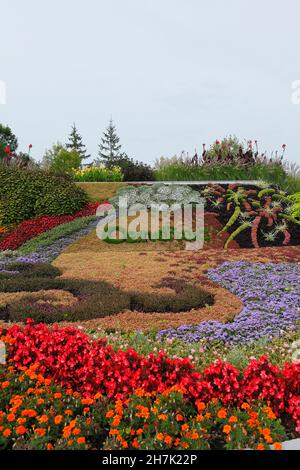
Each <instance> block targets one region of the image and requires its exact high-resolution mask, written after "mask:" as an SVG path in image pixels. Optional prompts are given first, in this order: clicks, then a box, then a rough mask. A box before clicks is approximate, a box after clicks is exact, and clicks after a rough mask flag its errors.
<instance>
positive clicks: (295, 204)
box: [289, 192, 300, 219]
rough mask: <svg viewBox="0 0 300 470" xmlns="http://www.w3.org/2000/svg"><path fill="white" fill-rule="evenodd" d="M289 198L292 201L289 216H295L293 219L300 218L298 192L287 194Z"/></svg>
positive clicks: (299, 193) (299, 195) (299, 196)
mask: <svg viewBox="0 0 300 470" xmlns="http://www.w3.org/2000/svg"><path fill="white" fill-rule="evenodd" d="M289 199H290V200H291V201H292V207H291V209H290V214H291V216H292V217H295V219H300V192H298V193H295V194H292V195H291V196H289Z"/></svg>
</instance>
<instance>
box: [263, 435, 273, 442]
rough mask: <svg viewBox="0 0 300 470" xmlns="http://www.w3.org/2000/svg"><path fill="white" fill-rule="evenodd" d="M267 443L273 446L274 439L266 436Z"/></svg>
mask: <svg viewBox="0 0 300 470" xmlns="http://www.w3.org/2000/svg"><path fill="white" fill-rule="evenodd" d="M265 441H266V442H267V443H268V444H272V442H273V439H272V437H271V436H265Z"/></svg>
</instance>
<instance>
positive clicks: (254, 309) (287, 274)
mask: <svg viewBox="0 0 300 470" xmlns="http://www.w3.org/2000/svg"><path fill="white" fill-rule="evenodd" d="M299 273H300V271H299V266H298V265H297V264H296V263H294V264H292V263H250V262H246V261H237V262H225V263H223V264H221V265H220V266H218V267H217V268H215V269H210V270H209V271H208V273H207V276H208V277H209V279H211V280H212V281H214V282H217V283H219V284H220V285H221V286H223V287H225V288H226V289H228V290H230V291H231V292H233V293H235V294H236V295H238V296H239V297H240V298H241V300H242V301H243V304H244V308H243V309H242V311H241V312H240V313H239V314H238V315H237V316H236V317H235V318H234V319H233V321H232V322H229V323H221V322H217V321H212V320H210V321H204V322H202V323H199V324H198V325H190V326H189V325H184V326H182V327H179V328H176V329H174V328H169V329H166V330H161V331H160V332H159V334H158V335H159V337H164V336H166V337H168V338H177V339H181V340H183V341H187V342H191V343H194V342H198V341H199V340H201V339H203V340H205V341H206V342H208V343H212V344H213V343H214V342H225V343H226V342H228V343H231V344H241V343H247V344H249V343H251V342H252V341H254V340H257V339H259V338H262V337H274V336H278V335H281V334H283V333H284V332H285V331H288V330H293V329H298V328H299V322H300V314H299V311H300V310H299V309H300V291H299Z"/></svg>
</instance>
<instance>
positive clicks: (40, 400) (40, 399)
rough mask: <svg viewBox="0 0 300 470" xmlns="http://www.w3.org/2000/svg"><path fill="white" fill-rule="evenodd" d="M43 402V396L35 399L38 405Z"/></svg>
mask: <svg viewBox="0 0 300 470" xmlns="http://www.w3.org/2000/svg"><path fill="white" fill-rule="evenodd" d="M43 403H45V400H44V398H39V399H38V400H37V404H38V405H43Z"/></svg>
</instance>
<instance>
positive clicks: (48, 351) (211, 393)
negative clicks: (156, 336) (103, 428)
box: [0, 320, 300, 432]
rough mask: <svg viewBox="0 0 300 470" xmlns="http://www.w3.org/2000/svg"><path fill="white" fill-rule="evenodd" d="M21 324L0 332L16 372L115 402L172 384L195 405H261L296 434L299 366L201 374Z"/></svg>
mask: <svg viewBox="0 0 300 470" xmlns="http://www.w3.org/2000/svg"><path fill="white" fill-rule="evenodd" d="M27 323H28V324H27V326H26V327H25V328H21V327H19V326H18V325H13V326H12V327H9V328H7V329H2V331H0V339H1V340H2V341H4V342H5V343H6V344H7V346H8V360H9V362H10V363H11V364H12V365H14V366H15V367H17V368H21V367H23V366H30V365H31V364H34V363H39V364H40V370H41V372H42V373H43V374H44V375H45V376H46V375H48V376H49V377H51V378H53V379H54V380H55V381H56V383H58V384H61V385H63V386H65V387H67V388H72V389H73V390H76V391H78V392H80V393H82V394H83V395H85V396H87V397H88V396H92V395H93V394H95V393H98V392H100V393H101V394H103V395H105V396H107V397H109V398H111V399H117V398H124V397H127V396H129V395H130V394H131V393H132V391H133V390H136V389H139V388H141V389H143V390H145V391H149V392H152V391H157V392H159V393H161V392H163V391H165V390H166V389H167V388H169V387H172V386H174V385H178V386H180V387H184V388H185V389H186V391H187V394H188V396H189V397H190V398H191V399H193V400H195V402H196V403H197V402H198V401H206V402H207V401H209V400H211V399H213V398H216V399H218V400H219V401H220V402H221V403H223V404H224V405H239V404H241V403H242V402H243V401H245V400H246V401H248V402H251V401H254V402H258V401H264V402H265V403H267V404H269V405H270V406H271V407H272V408H273V409H274V411H275V412H276V413H277V415H278V416H280V417H284V416H287V415H289V416H290V417H291V418H292V419H293V420H294V422H295V427H296V431H297V432H300V363H286V364H285V366H284V368H283V369H279V368H278V367H276V366H275V365H273V364H271V363H270V362H269V361H268V359H267V357H266V356H263V357H261V358H260V359H259V360H256V359H253V360H252V361H251V362H250V363H249V364H248V366H247V367H246V368H245V369H244V371H243V372H240V371H239V370H238V369H237V368H235V367H234V366H233V365H231V364H229V363H226V362H221V361H216V362H215V363H213V364H211V365H210V366H209V367H207V368H206V369H205V370H204V371H203V373H202V374H201V373H200V372H198V371H197V370H196V369H195V367H194V366H193V364H192V363H191V361H190V360H189V359H188V358H180V359H171V358H169V357H167V356H166V354H165V353H164V352H162V351H160V352H159V353H158V354H157V355H155V354H149V355H148V356H143V355H140V354H138V353H137V352H136V351H134V350H133V349H131V348H129V349H127V350H126V351H123V350H119V351H117V352H116V351H114V350H113V349H112V347H111V346H110V345H109V344H107V343H106V341H105V340H103V339H99V340H98V341H93V340H91V338H90V337H89V336H87V335H86V334H85V333H83V332H81V331H79V330H77V329H75V328H71V327H67V328H63V329H60V328H57V327H54V328H53V329H51V330H50V329H49V328H48V327H47V326H46V325H44V324H38V325H34V323H33V322H32V320H28V322H27Z"/></svg>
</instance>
